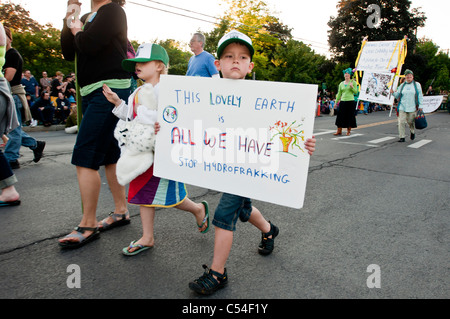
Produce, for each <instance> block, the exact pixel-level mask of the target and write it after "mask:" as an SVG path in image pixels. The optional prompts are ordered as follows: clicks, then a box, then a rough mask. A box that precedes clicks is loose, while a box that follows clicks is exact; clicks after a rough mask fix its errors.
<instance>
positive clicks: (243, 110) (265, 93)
mask: <svg viewBox="0 0 450 319" xmlns="http://www.w3.org/2000/svg"><path fill="white" fill-rule="evenodd" d="M317 89H318V88H317V85H307V84H294V83H279V82H264V81H250V80H229V79H211V78H202V77H186V76H173V75H164V76H161V81H160V86H159V104H158V113H159V114H158V118H159V122H160V124H161V130H160V131H159V132H158V134H157V139H156V148H155V162H154V174H155V175H156V176H159V177H164V178H167V179H170V180H176V181H180V182H184V183H186V184H190V185H196V186H199V187H204V188H208V189H214V190H217V191H220V192H226V193H231V194H236V195H240V196H244V197H249V198H253V199H257V200H262V201H266V202H271V203H275V204H279V205H283V206H288V207H293V208H301V207H302V206H303V202H304V196H305V190H306V181H307V176H308V168H309V155H308V152H307V151H306V150H305V148H304V140H306V138H309V137H311V136H312V132H313V126H314V119H315V102H316V96H317Z"/></svg>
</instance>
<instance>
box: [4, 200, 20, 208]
mask: <svg viewBox="0 0 450 319" xmlns="http://www.w3.org/2000/svg"><path fill="white" fill-rule="evenodd" d="M17 205H20V200H13V201H11V202H4V201H2V200H0V207H6V206H17Z"/></svg>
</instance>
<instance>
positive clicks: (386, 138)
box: [367, 136, 396, 144]
mask: <svg viewBox="0 0 450 319" xmlns="http://www.w3.org/2000/svg"><path fill="white" fill-rule="evenodd" d="M395 138H396V137H394V136H388V137H383V138H379V139H377V140H372V141H369V142H367V143H373V144H378V143H382V142H386V141H389V140H393V139H395Z"/></svg>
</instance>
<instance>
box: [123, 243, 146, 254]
mask: <svg viewBox="0 0 450 319" xmlns="http://www.w3.org/2000/svg"><path fill="white" fill-rule="evenodd" d="M136 242H137V240H133V241H132V242H131V243H130V245H129V246H128V247H125V248H123V249H122V254H124V255H125V256H134V255H137V254H139V253H141V252H143V251H145V250H147V249H150V248H153V246H144V245H140V244H136ZM131 248H137V249H136V250H134V251H129V249H131Z"/></svg>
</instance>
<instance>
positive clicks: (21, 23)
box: [0, 3, 74, 80]
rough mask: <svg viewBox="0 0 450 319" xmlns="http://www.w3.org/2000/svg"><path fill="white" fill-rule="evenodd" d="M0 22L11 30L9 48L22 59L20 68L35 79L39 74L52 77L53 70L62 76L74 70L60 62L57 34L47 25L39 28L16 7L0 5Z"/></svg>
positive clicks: (65, 63)
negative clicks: (12, 48) (11, 41)
mask: <svg viewBox="0 0 450 319" xmlns="http://www.w3.org/2000/svg"><path fill="white" fill-rule="evenodd" d="M0 21H1V22H2V24H3V25H5V26H7V27H9V28H10V29H11V33H12V35H13V43H12V46H13V47H14V48H16V49H17V50H18V51H19V52H20V54H21V55H22V58H23V60H24V65H23V69H24V70H25V69H29V70H30V71H31V73H32V74H33V75H34V76H35V77H36V78H37V79H38V80H39V78H40V76H41V74H42V71H47V73H48V75H49V76H50V77H51V76H53V75H54V74H55V73H56V71H61V72H63V73H64V74H68V73H69V72H73V71H74V63H73V62H68V61H66V60H64V58H63V55H62V51H61V45H60V34H61V31H60V30H58V29H56V28H54V27H52V25H51V24H46V25H44V26H43V25H40V24H39V23H38V22H36V21H35V20H33V19H32V18H31V17H30V13H29V12H28V11H26V10H25V9H24V8H22V7H21V6H20V5H14V4H9V3H7V4H2V5H0Z"/></svg>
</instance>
